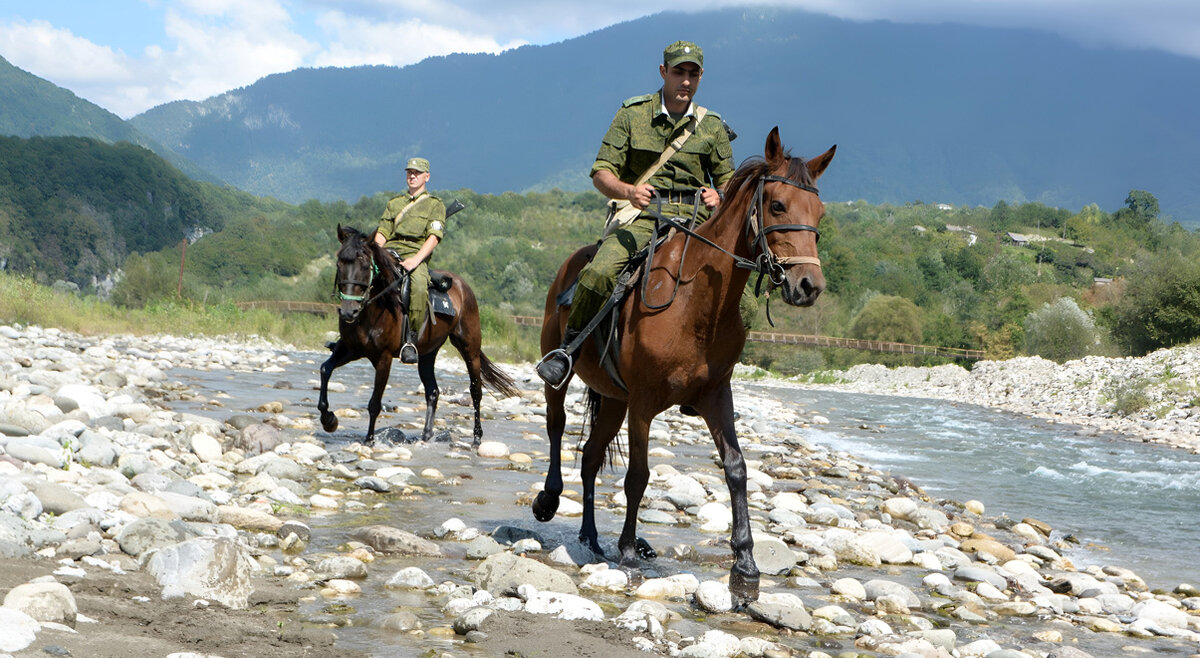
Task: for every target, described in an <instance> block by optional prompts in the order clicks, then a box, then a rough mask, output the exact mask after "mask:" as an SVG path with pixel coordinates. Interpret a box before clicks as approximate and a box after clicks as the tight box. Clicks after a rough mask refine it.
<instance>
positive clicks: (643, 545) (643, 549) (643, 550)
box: [637, 537, 658, 560]
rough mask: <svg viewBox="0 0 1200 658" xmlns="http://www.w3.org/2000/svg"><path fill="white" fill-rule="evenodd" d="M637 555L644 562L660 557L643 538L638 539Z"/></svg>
mask: <svg viewBox="0 0 1200 658" xmlns="http://www.w3.org/2000/svg"><path fill="white" fill-rule="evenodd" d="M637 554H638V557H640V558H642V559H643V560H653V559H654V558H656V557H658V553H657V552H656V551H655V550H654V548H653V547H652V546H650V542H648V541H646V540H645V539H642V538H641V537H638V538H637Z"/></svg>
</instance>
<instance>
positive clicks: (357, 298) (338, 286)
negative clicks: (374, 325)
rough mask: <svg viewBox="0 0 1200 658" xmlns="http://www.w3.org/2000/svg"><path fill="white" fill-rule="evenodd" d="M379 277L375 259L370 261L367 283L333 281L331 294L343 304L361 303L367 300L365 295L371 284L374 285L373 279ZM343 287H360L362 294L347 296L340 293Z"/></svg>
mask: <svg viewBox="0 0 1200 658" xmlns="http://www.w3.org/2000/svg"><path fill="white" fill-rule="evenodd" d="M378 275H379V266H378V265H376V264H375V259H374V258H372V259H371V277H370V278H369V279H368V280H367V281H334V282H333V293H334V296H335V297H336V298H337V299H339V300H341V301H344V302H363V301H365V300H366V299H367V293H368V292H370V291H371V284H372V283H375V277H376V276H378ZM344 286H361V287H362V289H363V294H361V295H347V294H346V293H344V292H342V288H343V287H344ZM362 306H366V304H365V303H364V304H362Z"/></svg>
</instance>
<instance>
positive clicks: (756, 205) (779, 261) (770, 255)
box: [746, 174, 821, 296]
mask: <svg viewBox="0 0 1200 658" xmlns="http://www.w3.org/2000/svg"><path fill="white" fill-rule="evenodd" d="M763 183H786V184H788V185H791V186H792V187H796V188H799V189H801V190H804V191H805V192H812V193H813V194H816V195H818V196H819V195H820V194H821V192H820V190H818V189H817V188H816V187H813V186H812V185H807V184H805V183H801V182H799V181H794V180H792V179H790V178H788V177H786V176H775V175H771V174H763V175H762V176H759V177H758V189H756V190H755V191H754V201H753V202H752V203H751V204H750V208H749V209H747V210H746V235H747V237H748V238H749V240H750V244H751V247H752V249H757V250H758V256H757V257H756V258H755V259H754V271H756V272H758V283H757V284H755V286H754V294H755V295H756V296H757V295H758V294H759V291H760V289H761V286H762V280H763V277H764V276H765V277H768V278H769V279H770V282H771V287H772V288H774V287H775V286H779V285H782V284H783V277H784V267H786V266H789V265H816V266H817V267H820V266H821V259H820V258H817V257H815V256H784V257H782V258H780V257H778V256H776V255H775V253H774V252H773V251H771V245H770V244H768V243H767V234H768V233H771V232H773V231H812V233H813V234H814V235H815V236H816V238H815V240H816V241H817V242H820V240H821V232H820V231H819V230H817V227H815V226H812V225H810V224H773V225H771V226H764V225H763Z"/></svg>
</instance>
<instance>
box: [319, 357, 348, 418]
mask: <svg viewBox="0 0 1200 658" xmlns="http://www.w3.org/2000/svg"><path fill="white" fill-rule="evenodd" d="M349 356H350V350H348V349H346V346H345V345H344V344H343V343H342V341H340V340H339V341H337V342H336V343H334V344H333V352H332V354H330V355H329V358H328V359H325V363H322V364H321V393H320V395H319V396H318V398H317V411H318V412H320V414H321V427H322V428H324V430H325V431H326V432H333V431H336V430H337V428H338V417H337V415H335V414H334V413H332V412H330V411H329V378H330V376H332V375H333V371H334V369H335V368H338V367H340V366H343V365H345V364H346V363H347V362H348V361H349V360H350V358H349Z"/></svg>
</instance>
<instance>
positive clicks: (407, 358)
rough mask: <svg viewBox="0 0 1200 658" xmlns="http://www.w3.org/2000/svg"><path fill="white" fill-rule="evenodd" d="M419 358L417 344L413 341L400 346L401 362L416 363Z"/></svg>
mask: <svg viewBox="0 0 1200 658" xmlns="http://www.w3.org/2000/svg"><path fill="white" fill-rule="evenodd" d="M418 360H419V355H418V354H417V346H416V345H414V344H412V343H405V344H404V347H401V348H400V363H416V362H417V361H418Z"/></svg>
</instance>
